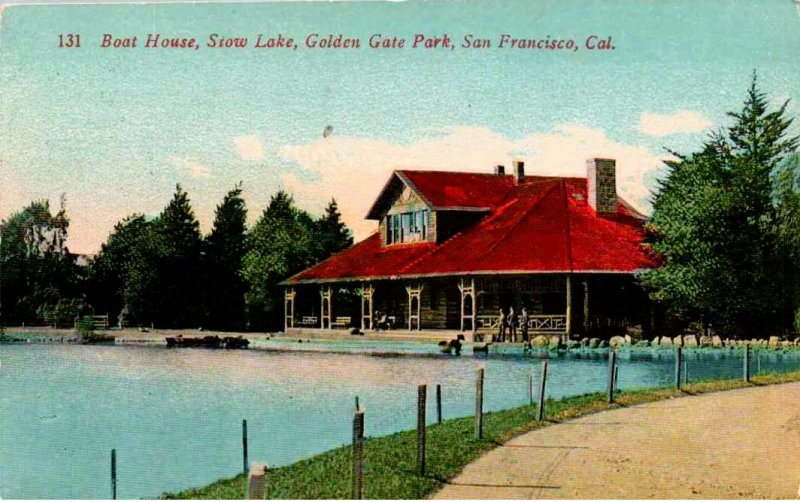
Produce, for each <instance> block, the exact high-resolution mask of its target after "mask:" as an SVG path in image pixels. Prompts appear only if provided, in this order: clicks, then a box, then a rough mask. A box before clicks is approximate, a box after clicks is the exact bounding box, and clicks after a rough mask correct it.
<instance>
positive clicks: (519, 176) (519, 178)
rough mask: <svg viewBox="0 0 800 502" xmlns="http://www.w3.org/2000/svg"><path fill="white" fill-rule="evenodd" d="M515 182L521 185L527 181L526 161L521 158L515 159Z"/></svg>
mask: <svg viewBox="0 0 800 502" xmlns="http://www.w3.org/2000/svg"><path fill="white" fill-rule="evenodd" d="M512 174H513V175H514V184H516V185H519V184H521V183H522V182H524V181H525V163H524V162H522V161H521V160H515V161H514V172H513V173H512Z"/></svg>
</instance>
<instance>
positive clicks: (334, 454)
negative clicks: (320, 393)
mask: <svg viewBox="0 0 800 502" xmlns="http://www.w3.org/2000/svg"><path fill="white" fill-rule="evenodd" d="M794 381H800V372H795V373H785V374H777V375H762V376H757V377H753V378H752V382H751V383H749V384H747V383H745V382H743V381H741V380H715V381H708V382H695V383H691V384H689V385H687V386H685V387H684V388H683V390H680V391H679V390H676V389H673V388H661V389H642V390H635V391H625V392H620V393H619V394H618V396H617V402H616V403H614V404H609V403H607V402H606V396H605V395H604V394H587V395H583V396H575V397H569V398H565V399H560V400H548V402H547V404H546V406H545V411H546V413H545V419H546V420H545V421H543V422H537V421H536V418H535V407H531V406H522V407H519V408H513V409H509V410H503V411H497V412H491V413H486V414H485V415H484V438H483V439H482V440H480V441H478V440H476V439H474V433H473V422H474V419H473V418H472V417H464V418H457V419H451V420H446V421H444V422H443V423H442V424H441V425H430V426H428V430H427V439H428V446H427V452H428V455H427V470H428V472H427V475H426V476H424V477H422V476H420V475H419V474H418V473H417V470H416V431H415V430H410V431H404V432H399V433H396V434H392V435H390V436H384V437H378V438H368V439H367V440H366V443H365V445H364V470H365V473H364V497H365V498H370V499H418V498H425V497H426V496H428V495H429V494H431V493H432V492H433V491H435V490H436V489H437V488H439V487H440V486H442V485H443V484H444V483H445V482H446V481H447V480H449V479H451V478H453V477H454V476H455V475H456V474H458V473H459V472H460V471H461V470H462V469H463V468H464V466H466V465H467V464H468V463H470V462H471V461H473V460H475V459H476V458H478V457H479V456H480V455H481V454H482V453H484V452H486V451H488V450H490V449H492V448H494V447H496V446H498V445H500V444H503V443H504V442H505V441H508V440H509V439H511V438H513V437H515V436H518V435H520V434H522V433H524V432H528V431H530V430H533V429H538V428H540V427H547V426H549V425H552V424H555V423H558V422H562V421H564V420H569V419H572V418H577V417H580V416H583V415H587V414H590V413H596V412H598V411H603V410H608V409H614V408H619V407H623V406H631V405H636V404H642V403H648V402H653V401H660V400H664V399H671V398H674V397H680V396H685V395H693V394H705V393H709V392H718V391H724V390H731V389H738V388H744V387H752V386H757V385H769V384H778V383H787V382H794ZM366 420H367V421H369V414H367V416H366ZM351 462H352V448H351V446H349V445H348V446H343V447H340V448H336V449H334V450H331V451H328V452H325V453H321V454H319V455H315V456H313V457H311V458H308V459H305V460H301V461H299V462H296V463H294V464H291V465H288V466H285V467H279V468H276V469H274V470H271V471H270V474H269V497H270V498H273V499H349V498H350V497H351V493H350V491H351ZM246 488H247V480H246V478H245V476H244V475H239V476H236V477H234V478H230V479H223V480H220V481H217V482H215V483H212V484H210V485H208V486H205V487H202V488H192V489H188V490H184V491H181V492H177V493H165V494H163V495H162V496H161V498H164V499H241V498H244V497H245V495H246Z"/></svg>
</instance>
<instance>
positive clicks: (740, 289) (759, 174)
mask: <svg viewBox="0 0 800 502" xmlns="http://www.w3.org/2000/svg"><path fill="white" fill-rule="evenodd" d="M768 108H769V107H768V103H767V100H766V97H765V95H764V94H763V93H762V92H761V91H759V90H758V87H757V85H756V79H755V77H754V78H753V82H752V85H751V87H750V89H749V91H748V95H747V98H746V100H745V102H744V106H743V108H742V111H741V112H738V113H730V114H729V115H730V116H731V117H732V118H734V119H735V123H734V124H733V125H732V126H731V127H729V128H728V129H724V130H722V131H721V132H719V133H717V134H714V135H712V136H711V137H710V138H709V140H708V141H707V142H706V144H705V145H704V147H703V149H702V150H701V151H699V152H697V153H694V154H691V155H688V156H682V157H680V158H679V160H677V161H672V162H668V171H667V176H666V177H665V178H664V179H663V180H662V181H661V183H660V186H659V189H658V191H657V193H656V195H655V198H654V201H653V214H652V216H651V218H650V222H649V225H648V230H649V236H648V244H647V245H648V246H649V247H650V248H651V250H652V251H653V252H654V253H655V255H657V256H658V257H659V258H660V259H661V260H662V266H661V267H660V268H657V269H653V270H650V271H647V272H645V273H643V274H641V279H642V282H643V284H644V285H645V286H646V287H647V288H649V289H650V291H651V294H652V296H654V297H655V298H658V299H662V300H665V301H666V302H667V304H668V305H669V306H670V307H671V308H672V309H673V310H675V311H676V312H678V313H681V314H683V315H684V316H685V317H687V318H689V319H696V318H698V317H699V318H701V319H703V320H704V321H706V322H710V323H713V324H714V325H715V326H717V327H719V328H723V329H724V330H726V331H727V332H729V333H731V334H736V333H737V332H743V331H745V332H750V333H753V332H754V331H758V330H765V329H769V327H772V328H773V329H776V330H782V329H783V328H786V327H788V325H787V324H786V320H787V317H786V312H787V309H788V312H790V313H793V312H794V308H795V307H796V306H797V300H798V296H797V294H795V293H792V292H791V291H790V290H797V288H798V286H800V284H798V281H797V278H793V279H791V280H792V281H793V283H792V284H789V283H787V279H790V278H791V276H792V274H791V273H790V274H787V275H784V272H785V270H786V268H787V267H796V266H797V265H800V261H795V262H794V263H790V262H788V261H787V260H789V258H790V256H792V255H796V254H797V249H798V248H797V246H796V244H797V243H796V242H794V243H790V242H791V241H792V240H796V237H794V235H796V234H793V233H792V232H793V231H794V230H792V231H790V230H789V227H790V226H791V225H794V228H795V229H797V221H798V220H797V217H796V215H797V214H798V212H797V208H798V207H800V204H799V203H798V199H797V194H798V191H797V189H796V188H797V183H796V178H793V177H792V176H793V175H790V174H789V173H788V172H787V169H786V168H783V167H781V166H783V165H785V163H786V160H787V157H790V156H791V155H792V154H793V152H794V151H795V150H796V148H797V145H798V138H797V137H793V138H787V137H786V131H787V129H788V127H789V126H790V124H791V122H792V121H791V119H787V118H785V117H784V112H785V109H786V103H784V104H783V106H781V107H780V108H779V109H778V110H776V111H773V112H770V111H769V110H768ZM790 158H791V157H790Z"/></svg>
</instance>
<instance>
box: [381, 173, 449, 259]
mask: <svg viewBox="0 0 800 502" xmlns="http://www.w3.org/2000/svg"><path fill="white" fill-rule="evenodd" d="M431 213H432V211H431V206H430V203H428V201H426V200H425V198H424V195H422V194H420V193H419V192H418V190H416V188H415V187H414V186H413V184H411V183H409V182H408V180H407V179H405V177H404V176H402V175H401V174H400V173H398V172H395V173H392V177H391V178H390V179H389V181H388V183H387V184H386V186H384V188H383V191H381V194H380V195H379V196H378V199H377V200H376V201H375V203H374V204H373V205H372V208H371V209H370V211H369V213H368V214H367V219H372V220H378V221H379V228H380V233H381V244H382V245H383V246H391V245H393V244H408V243H415V242H435V241H436V232H435V228H432V227H431V219H432V216H431Z"/></svg>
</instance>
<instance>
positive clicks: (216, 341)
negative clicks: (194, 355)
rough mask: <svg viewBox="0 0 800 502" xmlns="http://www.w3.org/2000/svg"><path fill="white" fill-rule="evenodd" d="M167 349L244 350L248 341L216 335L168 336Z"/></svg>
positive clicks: (236, 337)
mask: <svg viewBox="0 0 800 502" xmlns="http://www.w3.org/2000/svg"><path fill="white" fill-rule="evenodd" d="M166 340H167V347H168V348H186V347H195V348H197V347H202V348H206V349H223V348H224V349H246V348H248V347H249V346H250V340H248V339H247V338H244V337H242V336H226V337H224V338H221V337H219V336H217V335H209V336H203V337H199V336H198V337H184V336H183V335H178V336H174V337H173V336H168V337H167V338H166Z"/></svg>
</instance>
